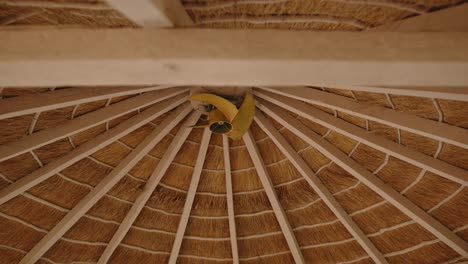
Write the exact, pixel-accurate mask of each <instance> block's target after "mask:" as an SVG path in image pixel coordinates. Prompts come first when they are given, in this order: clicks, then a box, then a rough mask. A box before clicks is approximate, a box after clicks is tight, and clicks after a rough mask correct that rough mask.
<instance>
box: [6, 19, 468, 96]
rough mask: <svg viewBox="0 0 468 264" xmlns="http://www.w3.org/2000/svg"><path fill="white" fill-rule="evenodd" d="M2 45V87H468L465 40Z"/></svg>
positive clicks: (119, 36)
mask: <svg viewBox="0 0 468 264" xmlns="http://www.w3.org/2000/svg"><path fill="white" fill-rule="evenodd" d="M0 38H1V39H2V41H1V42H0V85H2V86H10V87H18V86H63V85H70V86H80V85H81V86H86V85H88V86H90V85H153V84H154V83H169V84H174V85H194V84H196V85H234V86H238V85H245V86H258V85H320V86H326V87H327V86H328V87H337V86H339V85H376V84H378V85H379V86H446V87H449V86H464V85H465V86H467V85H468V70H467V69H468V53H466V47H467V46H468V33H459V32H457V33H445V32H443V33H439V32H434V33H411V34H408V33H404V32H366V34H356V33H352V32H304V31H281V30H280V31H274V30H261V31H258V30H224V29H220V30H207V29H195V28H191V29H137V30H136V29H98V30H97V29H92V30H91V29H29V30H27V29H25V30H5V29H3V30H0ZM291 40H294V42H293V43H292V42H291ZM43 43H48V45H43ZM115 43H120V44H121V45H115ZM174 43H177V45H174ZM402 43H404V45H402ZM292 44H293V45H292ZM115 65H119V67H116V66H115ZM252 69H255V71H253V70H252ZM350 69H352V70H350ZM77 71H79V72H80V74H79V75H77V74H76V72H77ZM50 72H54V73H55V74H53V75H51V74H49V73H50Z"/></svg>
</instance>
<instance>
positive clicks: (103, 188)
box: [20, 106, 192, 264]
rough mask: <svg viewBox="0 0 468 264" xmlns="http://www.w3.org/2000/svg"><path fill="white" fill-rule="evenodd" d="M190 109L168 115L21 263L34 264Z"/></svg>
mask: <svg viewBox="0 0 468 264" xmlns="http://www.w3.org/2000/svg"><path fill="white" fill-rule="evenodd" d="M191 110H192V108H191V107H190V106H186V107H182V108H179V109H177V110H176V111H175V112H173V113H171V114H170V115H169V116H168V117H167V118H166V119H165V120H164V121H163V122H162V123H161V125H160V126H158V127H157V128H155V130H153V132H151V133H150V134H149V135H148V136H147V137H146V138H145V139H144V140H143V141H142V142H141V143H140V144H138V146H137V147H136V148H135V149H134V150H133V151H132V152H131V153H130V154H128V155H127V156H126V157H125V158H124V159H123V160H122V162H120V163H119V165H117V167H115V169H114V170H112V172H111V173H109V175H107V176H106V177H105V178H104V179H102V181H101V182H99V184H98V185H96V187H94V189H93V190H91V192H89V193H88V194H87V195H86V196H85V197H84V198H83V199H82V200H81V201H80V202H79V203H78V204H77V205H76V206H75V207H74V208H73V209H72V210H71V211H70V212H69V213H68V214H67V215H66V216H65V217H64V218H63V219H62V220H60V222H59V223H57V225H55V226H54V227H53V228H52V230H50V231H49V233H47V235H45V236H44V237H43V238H42V239H41V241H39V243H37V244H36V245H35V246H34V247H33V248H32V249H31V250H30V251H29V252H28V254H26V256H24V258H23V259H22V260H21V262H20V264H29V263H36V261H37V260H39V258H40V257H42V255H44V253H46V252H47V250H49V249H50V248H51V247H52V246H53V245H54V244H55V243H56V242H57V241H58V240H59V239H60V238H61V237H62V236H63V235H64V234H65V233H66V232H67V231H68V230H69V229H70V228H71V227H72V226H73V225H74V224H75V223H76V222H78V220H79V219H80V218H81V217H82V216H83V215H84V214H85V213H86V212H87V211H88V210H89V209H91V207H92V206H93V205H94V204H95V203H97V202H98V201H99V199H101V197H103V196H104V195H105V194H106V193H107V192H108V191H109V190H110V189H111V188H112V187H113V186H114V185H115V184H117V183H118V182H119V180H120V179H122V178H123V177H124V176H125V175H126V174H127V173H128V172H129V171H130V170H131V169H132V168H133V166H135V165H136V164H137V163H138V162H139V161H140V160H141V159H142V158H143V157H144V156H145V155H146V154H147V153H148V152H149V151H151V149H152V148H153V147H154V146H156V144H158V143H159V142H160V141H161V140H162V139H163V138H164V137H165V136H166V135H167V134H168V133H169V132H170V131H171V129H172V128H174V127H175V126H176V125H177V124H178V123H179V122H180V121H181V120H182V119H183V118H184V117H185V116H186V115H187V114H188V113H189V112H190V111H191Z"/></svg>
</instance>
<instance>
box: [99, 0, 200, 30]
mask: <svg viewBox="0 0 468 264" xmlns="http://www.w3.org/2000/svg"><path fill="white" fill-rule="evenodd" d="M106 1H107V3H108V4H109V5H110V6H112V7H114V8H115V9H117V10H118V11H120V13H122V14H123V15H124V16H126V17H127V18H128V19H130V20H131V21H133V22H134V23H135V24H137V25H139V26H142V27H172V26H191V25H193V21H192V19H191V18H190V16H189V15H188V14H187V12H186V11H185V8H184V7H183V5H182V3H181V2H180V1H179V0H132V1H128V0H106Z"/></svg>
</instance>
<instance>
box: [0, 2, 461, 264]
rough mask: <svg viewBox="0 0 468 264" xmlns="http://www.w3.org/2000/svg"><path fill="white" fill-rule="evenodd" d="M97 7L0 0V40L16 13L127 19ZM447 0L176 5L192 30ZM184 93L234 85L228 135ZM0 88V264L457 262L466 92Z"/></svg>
mask: <svg viewBox="0 0 468 264" xmlns="http://www.w3.org/2000/svg"><path fill="white" fill-rule="evenodd" d="M108 2H109V3H110V4H108V3H107V2H106V3H105V2H101V1H90V0H86V1H85V0H83V1H75V0H73V1H72V0H66V1H65V0H63V1H58V0H57V1H45V0H40V1H26V0H21V1H0V24H2V25H5V28H7V29H4V30H5V31H3V33H2V31H1V30H2V28H0V38H1V36H2V34H4V32H9V31H13V30H18V31H21V30H24V29H23V27H24V26H27V27H30V26H31V25H33V26H40V25H42V26H44V25H53V26H56V27H62V26H69V25H74V26H76V25H78V26H79V27H137V26H141V23H140V22H141V21H139V20H138V19H136V18H135V17H134V16H133V15H134V14H133V15H132V12H131V11H130V12H129V13H126V12H123V11H122V9H120V8H121V7H122V5H125V4H124V3H123V2H120V3H119V1H108ZM136 2H137V1H136ZM156 2H157V1H156ZM461 2H463V1H449V0H447V1H396V0H386V1H356V0H350V1H342V0H331V1H299V0H294V1H293V0H290V1H286V0H285V1H283V0H278V1H276V0H275V1H274V0H264V1H256V0H255V1H253V0H246V1H214V0H213V1H198V0H197V1H195V0H190V1H188V0H183V1H181V3H179V2H178V1H177V4H180V5H181V6H182V7H183V8H184V10H185V12H186V13H185V15H186V17H185V18H183V19H190V21H191V23H192V26H197V27H210V28H262V29H265V28H270V29H290V30H297V29H300V30H338V31H361V30H367V29H371V28H374V27H377V30H381V29H384V28H385V27H388V28H392V27H398V25H401V24H404V23H405V21H411V19H415V18H418V16H419V15H421V14H425V13H429V12H433V11H434V12H435V11H438V12H444V10H445V8H447V10H451V9H452V8H460V9H458V10H462V11H464V10H468V9H467V7H468V6H467V5H466V4H462V5H459V6H456V7H452V6H455V5H456V4H459V3H461ZM171 3H173V2H171ZM174 3H175V2H174ZM449 7H450V8H449ZM439 10H442V11H439ZM457 12H460V11H457ZM436 13H437V12H436ZM442 14H443V13H442ZM183 19H182V18H181V20H176V21H183ZM399 20H401V21H400V22H398V23H401V24H393V23H392V22H395V21H399ZM416 21H419V20H416ZM411 23H412V22H411ZM417 23H419V22H417ZM143 24H144V23H143ZM395 25H396V26H395ZM410 25H412V24H410ZM425 25H426V24H425ZM379 27H380V29H379ZM461 28H462V26H461ZM408 30H409V31H411V30H410V29H408ZM362 34H365V33H362ZM460 34H463V33H460ZM0 41H1V40H0ZM1 45H2V44H0V47H1ZM175 45H176V44H175ZM58 53H59V52H58ZM2 56H3V53H2V51H0V58H2ZM1 65H2V64H1V62H0V69H2V68H1ZM174 67H175V66H174ZM175 68H177V67H175ZM1 76H2V74H1V72H0V77H1ZM3 76H5V80H6V79H7V77H9V76H7V75H6V74H4V75H3ZM27 77H28V76H25V78H27ZM32 78H37V77H32ZM46 78H48V77H46ZM39 79H40V78H38V80H39ZM11 80H13V78H12V79H11ZM41 80H43V79H41ZM7 81H10V79H8V80H7ZM26 81H28V80H26ZM18 83H19V82H18ZM2 85H3V82H2V79H1V78H0V86H2ZM39 86H41V87H39ZM200 91H207V92H210V93H213V94H219V95H233V96H241V97H242V96H244V95H245V93H246V92H247V91H248V92H251V93H252V95H253V97H254V99H255V103H256V110H255V111H256V112H255V118H254V122H253V123H252V125H251V127H250V129H249V131H248V133H246V134H245V135H244V136H243V138H242V139H241V140H232V139H230V138H228V137H227V136H226V135H221V134H216V133H212V132H211V131H210V130H209V129H208V128H198V127H193V126H194V125H196V124H200V123H201V122H202V121H203V120H205V118H206V117H205V116H204V114H203V112H201V111H200V107H199V105H196V104H194V103H193V102H190V100H189V96H190V94H194V93H198V92H200ZM0 95H1V99H0V263H2V264H3V263H5V264H6V263H8V264H9V263H40V264H47V263H49V264H59V263H130V264H136V263H187V264H188V263H190V264H201V263H203V264H205V263H207V264H211V263H213V264H214V263H248V264H260V263H278V264H280V263H281V264H283V263H341V264H351V263H353V264H370V263H418V264H419V263H425V264H436V263H440V264H442V263H445V264H449V263H466V262H467V261H468V242H467V241H468V190H467V188H466V187H467V185H468V130H467V129H468V89H467V88H461V87H448V88H447V89H440V88H437V87H415V86H411V87H385V86H371V85H364V86H359V85H349V86H338V87H328V86H323V87H322V86H317V85H304V86H274V85H271V86H266V85H265V86H248V87H247V86H246V87H240V86H234V85H230V86H228V85H226V86H199V85H197V86H195V85H144V86H143V85H132V86H122V85H119V86H104V85H99V86H95V87H91V86H84V87H78V86H76V87H75V86H58V87H44V86H43V85H38V87H20V86H19V85H6V86H5V87H1V88H0Z"/></svg>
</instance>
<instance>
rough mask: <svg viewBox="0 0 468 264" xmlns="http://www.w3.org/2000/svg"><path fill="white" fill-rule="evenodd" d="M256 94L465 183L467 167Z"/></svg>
mask: <svg viewBox="0 0 468 264" xmlns="http://www.w3.org/2000/svg"><path fill="white" fill-rule="evenodd" d="M256 95H257V96H258V97H260V98H262V99H265V100H267V101H269V102H272V103H274V104H276V105H278V106H281V107H282V108H285V109H287V110H289V111H291V112H293V113H295V114H298V115H300V116H302V117H305V118H307V119H309V120H311V121H313V122H316V123H318V124H320V125H322V126H325V127H327V128H330V129H333V130H335V131H337V132H339V133H341V134H343V135H345V136H348V137H350V138H352V139H355V140H357V141H359V142H362V143H364V144H367V145H369V146H371V147H373V148H375V149H377V150H380V151H382V152H384V153H387V154H389V155H391V156H394V157H396V158H398V159H401V160H403V161H406V162H408V163H411V164H413V165H415V166H418V167H421V168H423V169H426V170H428V171H431V172H433V173H436V174H439V175H441V176H442V177H445V178H447V179H449V180H452V181H455V182H458V183H460V184H462V185H464V186H466V185H468V171H466V170H464V169H461V168H458V167H456V166H453V165H450V164H448V163H446V162H443V161H441V160H439V159H435V158H433V157H430V156H428V155H425V154H423V153H421V152H418V151H415V150H413V149H411V148H409V147H405V146H403V145H400V144H398V143H396V142H393V141H390V140H387V139H384V138H382V137H379V136H377V135H375V134H374V133H372V132H367V131H363V130H362V129H360V128H359V127H357V126H354V125H352V124H350V123H347V122H346V121H343V120H340V119H338V118H335V117H333V116H330V115H328V114H326V113H324V112H322V111H320V110H318V109H317V108H314V107H312V106H311V105H308V104H306V103H303V102H300V101H298V100H295V99H291V98H288V97H284V96H280V95H277V94H274V93H270V92H259V93H256Z"/></svg>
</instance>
